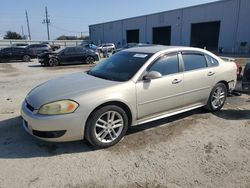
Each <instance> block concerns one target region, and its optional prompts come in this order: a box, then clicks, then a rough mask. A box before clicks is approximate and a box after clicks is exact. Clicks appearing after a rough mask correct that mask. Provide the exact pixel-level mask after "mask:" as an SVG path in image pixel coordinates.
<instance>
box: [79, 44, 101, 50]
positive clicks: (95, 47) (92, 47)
mask: <svg viewBox="0 0 250 188" xmlns="http://www.w3.org/2000/svg"><path fill="white" fill-rule="evenodd" d="M83 47H84V48H87V49H90V50H93V51H97V48H98V47H97V46H96V45H94V44H86V45H84V46H83Z"/></svg>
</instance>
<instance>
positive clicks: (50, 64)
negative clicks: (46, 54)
mask: <svg viewBox="0 0 250 188" xmlns="http://www.w3.org/2000/svg"><path fill="white" fill-rule="evenodd" d="M58 65H59V61H58V59H56V58H51V59H50V60H49V66H51V67H53V66H58Z"/></svg>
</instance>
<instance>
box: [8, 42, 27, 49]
mask: <svg viewBox="0 0 250 188" xmlns="http://www.w3.org/2000/svg"><path fill="white" fill-rule="evenodd" d="M28 45H29V44H27V43H15V44H12V45H11V46H13V47H22V48H26V47H27V46H28Z"/></svg>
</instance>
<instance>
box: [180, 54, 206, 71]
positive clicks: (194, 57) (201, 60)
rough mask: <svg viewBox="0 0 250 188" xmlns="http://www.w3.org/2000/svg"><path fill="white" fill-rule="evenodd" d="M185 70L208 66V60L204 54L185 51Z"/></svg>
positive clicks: (183, 56) (183, 55)
mask: <svg viewBox="0 0 250 188" xmlns="http://www.w3.org/2000/svg"><path fill="white" fill-rule="evenodd" d="M182 58H183V62H184V70H185V71H191V70H197V69H202V68H206V67H207V61H206V58H205V56H204V55H203V54H196V53H183V54H182Z"/></svg>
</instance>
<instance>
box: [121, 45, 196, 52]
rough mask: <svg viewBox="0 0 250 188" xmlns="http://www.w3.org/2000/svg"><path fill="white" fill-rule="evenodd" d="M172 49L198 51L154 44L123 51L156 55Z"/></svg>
mask: <svg viewBox="0 0 250 188" xmlns="http://www.w3.org/2000/svg"><path fill="white" fill-rule="evenodd" d="M172 49H176V50H179V49H181V50H198V48H192V47H184V46H164V45H154V44H148V45H147V44H145V45H141V46H140V47H133V48H129V49H126V50H124V51H127V52H138V53H152V54H154V53H157V52H160V51H164V50H172Z"/></svg>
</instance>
